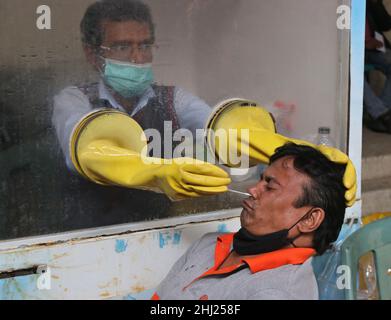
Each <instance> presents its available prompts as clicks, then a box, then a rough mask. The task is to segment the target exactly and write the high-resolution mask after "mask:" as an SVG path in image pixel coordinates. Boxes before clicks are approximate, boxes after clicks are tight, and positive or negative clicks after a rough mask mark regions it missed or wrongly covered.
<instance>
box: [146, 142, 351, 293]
mask: <svg viewBox="0 0 391 320" xmlns="http://www.w3.org/2000/svg"><path fill="white" fill-rule="evenodd" d="M344 170H345V165H343V164H337V163H334V162H332V161H330V160H328V159H327V158H326V157H325V156H324V155H323V154H322V153H321V152H319V151H318V150H316V149H315V148H312V147H309V146H299V145H296V144H293V143H288V144H286V145H284V146H282V147H280V148H278V149H277V150H276V152H275V154H274V155H273V156H272V157H271V159H270V166H269V167H268V168H267V169H266V170H265V171H264V172H263V174H262V177H261V179H260V181H259V182H258V183H257V184H256V185H255V186H253V187H251V188H249V189H248V192H249V193H250V195H251V196H250V197H249V198H248V199H246V200H244V201H243V210H242V212H241V215H240V222H241V229H240V230H239V231H238V232H237V233H220V234H219V233H209V234H206V235H204V236H203V237H202V238H201V239H200V240H198V241H197V242H196V243H194V244H193V245H192V246H191V247H190V248H189V249H188V250H187V252H186V253H185V254H184V255H183V256H182V257H181V258H180V259H179V260H178V261H177V262H176V263H175V264H174V266H173V267H172V269H171V271H170V272H169V273H168V275H167V276H166V278H165V279H164V280H163V282H162V283H161V284H160V285H159V286H158V288H157V290H156V293H155V294H154V296H153V299H197V300H198V299H201V300H206V299H224V300H225V299H227V300H231V299H232V300H240V299H254V300H255V299H318V287H317V282H316V279H315V275H314V272H313V270H312V265H311V260H312V259H311V257H312V256H313V255H315V254H319V255H320V254H322V253H323V252H324V251H325V250H326V249H327V248H328V247H329V245H330V244H331V243H332V242H334V241H335V240H336V239H337V236H338V234H339V232H340V229H341V227H342V224H343V220H344V214H345V208H346V204H345V198H344V193H345V191H346V189H345V187H344V185H343V174H344Z"/></svg>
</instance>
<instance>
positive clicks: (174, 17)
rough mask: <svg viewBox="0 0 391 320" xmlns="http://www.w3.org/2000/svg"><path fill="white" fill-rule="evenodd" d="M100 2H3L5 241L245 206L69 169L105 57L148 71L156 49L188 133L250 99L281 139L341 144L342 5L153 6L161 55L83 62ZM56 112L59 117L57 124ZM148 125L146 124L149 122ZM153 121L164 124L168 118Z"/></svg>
mask: <svg viewBox="0 0 391 320" xmlns="http://www.w3.org/2000/svg"><path fill="white" fill-rule="evenodd" d="M120 2H122V1H120V0H118V1H117V3H120ZM92 3H93V1H90V0H67V1H55V0H50V1H46V7H41V1H38V0H31V1H27V2H26V1H25V0H3V1H1V3H0V18H1V19H0V41H1V43H2V50H1V52H0V240H4V239H12V238H19V237H28V236H34V235H42V234H49V233H57V232H65V231H71V230H76V229H85V228H93V227H100V226H107V225H114V224H122V223H128V222H136V221H146V220H151V219H161V218H165V217H171V216H179V215H187V214H195V213H199V212H207V211H215V210H220V209H228V208H237V207H240V204H241V201H242V200H243V196H242V195H239V194H233V193H225V194H220V195H218V196H210V197H202V198H198V199H187V200H183V201H177V202H172V201H170V200H169V199H168V198H167V197H166V196H165V195H163V194H157V193H154V192H149V191H142V190H134V189H132V190H129V189H124V188H120V187H105V186H101V185H98V184H94V183H92V182H89V181H87V180H85V179H83V178H81V177H80V176H79V175H78V174H76V173H72V172H71V170H69V168H68V167H69V162H68V166H67V164H66V161H65V157H64V151H65V153H66V152H67V151H66V150H67V148H68V143H69V134H70V130H71V129H72V128H73V125H74V124H75V123H77V121H78V120H80V118H81V117H82V115H84V114H85V111H86V110H89V109H92V108H95V107H98V106H101V105H100V104H94V103H95V102H96V101H95V98H97V97H98V98H101V99H97V100H99V101H100V102H101V100H102V94H103V93H102V92H101V91H99V90H100V89H99V86H98V85H95V84H96V83H98V82H99V81H100V80H101V74H100V73H99V70H98V69H99V66H100V64H99V61H102V60H99V59H101V58H99V57H98V56H104V57H106V58H107V57H109V58H116V60H119V59H121V60H124V59H126V55H127V54H128V55H135V57H132V58H131V59H129V60H134V59H135V60H138V61H136V62H137V63H141V62H148V61H147V60H148V59H146V60H145V61H144V60H143V61H141V60H142V59H141V60H140V56H142V51H143V50H144V51H145V50H148V49H151V50H154V51H153V72H154V79H155V83H156V84H158V85H164V86H176V87H175V89H174V91H173V95H174V96H173V97H172V101H171V100H169V101H168V102H167V101H166V103H165V104H164V105H168V104H170V105H172V106H173V108H174V109H173V110H175V112H176V113H177V117H178V119H179V120H178V122H179V125H180V126H183V127H187V128H189V129H191V130H193V131H194V130H195V128H196V127H197V128H200V129H202V128H203V126H204V123H205V121H206V118H207V116H208V114H209V113H210V108H211V107H213V106H214V105H216V104H217V103H218V102H219V101H221V100H223V99H227V98H232V97H244V98H248V99H252V100H255V101H258V102H259V103H260V104H262V105H263V106H265V107H266V108H268V109H269V111H271V112H273V113H274V115H275V118H276V119H277V126H278V129H279V131H280V132H281V133H284V134H286V135H289V136H292V137H298V138H311V139H312V138H314V135H315V134H316V133H317V130H318V127H320V126H327V127H330V128H331V136H332V140H334V141H341V140H343V139H341V134H342V133H341V132H343V131H341V130H342V129H339V128H340V127H341V126H343V125H345V123H346V118H342V119H341V117H340V114H341V110H338V108H339V106H340V105H341V99H342V98H341V97H343V95H341V94H340V93H339V92H338V91H337V88H338V87H339V86H338V83H339V82H338V81H339V79H340V74H339V73H338V72H339V71H338V70H339V69H338V65H339V62H340V51H341V47H339V45H338V39H339V31H338V30H337V28H336V7H337V6H338V4H339V1H336V0H335V1H323V0H316V1H314V0H300V1H298V0H296V1H291V0H273V1H269V0H171V1H161V0H149V1H146V3H147V4H149V5H150V7H151V10H152V16H153V20H154V25H155V38H156V41H155V44H156V45H157V46H158V48H152V47H146V46H145V45H150V44H151V43H149V42H148V41H147V42H144V43H143V46H141V45H140V44H139V45H138V46H137V48H136V44H134V43H131V44H129V43H126V44H125V46H122V47H121V46H116V45H114V44H113V43H108V44H106V43H105V45H104V46H103V47H102V48H100V51H99V55H97V54H96V53H97V51H93V53H94V54H92V55H91V54H90V55H87V56H86V52H87V53H88V50H84V51H83V47H82V44H81V40H82V37H81V35H80V30H79V26H80V21H81V19H82V17H83V15H84V13H85V11H86V8H87V7H88V6H89V5H90V4H92ZM49 9H50V11H49ZM106 13H107V12H106ZM15 21H17V22H18V23H15ZM312 21H316V24H314V23H310V22H312ZM98 25H99V26H101V27H102V28H107V25H100V24H98ZM128 27H129V26H128ZM128 27H127V28H125V30H126V31H125V32H128V31H129V30H130V29H129V28H128ZM93 31H94V30H93ZM95 31H97V30H96V28H95ZM98 31H99V30H98ZM106 31H107V30H106ZM147 31H148V30H147ZM129 32H131V31H129ZM95 33H96V32H95ZM95 33H94V32H93V34H95ZM97 34H98V35H99V34H100V35H101V33H99V32H97ZM108 34H109V32H107V33H105V36H107V37H108ZM116 34H117V33H116ZM117 35H118V34H117ZM105 39H106V38H105ZM106 40H107V39H106ZM97 41H99V40H97ZM126 45H127V47H126ZM345 46H346V47H345V49H346V48H347V44H345ZM129 47H130V49H129ZM155 49H157V50H155ZM133 51H134V52H135V53H134V52H133ZM90 53H91V52H90ZM144 53H145V52H144ZM120 55H121V56H120ZM124 55H125V56H124ZM87 58H89V59H87ZM144 58H146V56H145V55H144ZM94 59H95V60H94ZM151 59H152V58H151ZM94 61H95V64H94ZM106 63H107V61H106ZM94 65H95V67H94ZM107 83H108V80H107ZM107 83H106V84H107ZM70 86H73V87H70ZM87 87H88V88H90V91H89V92H92V93H91V95H90V96H89V97H87V96H88V95H87V92H86V91H85V90H84V89H85V88H87ZM112 88H114V85H113V84H112ZM178 88H181V90H182V89H183V90H184V91H185V92H187V93H188V94H184V93H183V91H178V90H179V89H178ZM64 90H65V91H64ZM83 90H84V91H83ZM94 90H97V91H94ZM102 90H103V89H102ZM118 90H119V89H118ZM118 90H117V91H116V92H119V91H118ZM159 90H160V89H159ZM162 90H163V89H162ZM163 91H164V90H163ZM163 91H162V92H163ZM94 92H95V93H94ZM109 92H110V90H109ZM169 92H171V91H169ZM178 92H179V93H178ZM155 93H156V92H155ZM158 93H160V91H159V92H158ZM94 94H97V95H95V96H94ZM162 94H164V92H163V93H162ZM165 94H166V96H165V97H166V98H167V95H169V93H165ZM189 94H191V96H194V97H199V98H200V99H202V100H203V101H204V102H205V104H206V105H207V109H202V107H198V105H197V106H196V108H193V109H191V110H192V111H191V112H190V111H188V110H190V109H187V108H188V104H189V103H188V102H187V103H182V104H181V102H178V101H179V100H181V101H182V102H183V101H188V100H189V97H191V96H190V95H189ZM105 98H106V100H110V98H109V97H108V96H105ZM56 99H57V100H56ZM197 99H198V98H197ZM125 100H126V99H125ZM190 100H191V99H190ZM56 101H57V102H56ZM99 101H98V102H99ZM114 101H116V102H117V103H118V104H120V105H121V103H119V102H118V101H119V99H116V98H114ZM147 101H148V103H149V100H148V99H147ZM170 101H171V102H170ZM197 101H198V100H197ZM109 102H110V101H109ZM56 103H57V104H62V108H60V109H59V110H60V111H59V112H57V113H55V116H54V117H53V114H54V113H53V110H55V109H54V108H55V105H56ZM137 103H141V99H140V100H138V101H137ZM111 104H115V103H112V101H111V102H110V105H109V106H110V107H112V105H111ZM91 106H93V107H91ZM105 106H107V105H106V104H105ZM140 106H141V105H140ZM132 107H134V105H132ZM345 107H346V106H344V108H345ZM124 109H125V111H128V112H129V113H130V114H131V113H132V110H133V111H135V109H132V108H130V109H129V108H128V109H127V108H124ZM131 109H132V110H131ZM140 110H142V109H140ZM203 110H204V111H203ZM345 111H346V110H345ZM61 112H64V114H61ZM192 112H194V114H193V113H192ZM345 113H347V112H345ZM136 116H137V113H136ZM136 116H135V118H137V117H136ZM166 116H167V117H168V118H170V114H169V113H167V114H166ZM52 117H53V119H52ZM141 119H144V120H145V121H146V122H148V121H150V119H151V115H150V114H148V115H147V116H145V115H144V118H143V117H142V116H141ZM156 119H157V120H156ZM156 119H155V124H156V123H157V122H159V121H160V122H161V121H162V120H164V119H165V118H164V117H160V116H157V118H156ZM308 119H311V121H308ZM53 120H54V121H53ZM144 120H140V119H138V121H139V122H140V123H142V122H143V121H144ZM147 120H148V121H147ZM196 120H197V121H196ZM160 122H159V123H160ZM194 123H196V125H194ZM341 124H342V125H341ZM195 126H196V127H195ZM64 128H65V129H64ZM198 143H201V144H202V139H199V140H198ZM261 171H262V167H261V166H259V167H255V168H253V169H252V170H251V171H250V173H248V174H247V175H246V176H233V181H234V184H233V185H232V186H231V188H232V189H234V190H242V191H244V190H245V189H246V188H247V186H249V185H252V184H254V183H255V182H256V181H257V179H258V175H259V173H260V172H261Z"/></svg>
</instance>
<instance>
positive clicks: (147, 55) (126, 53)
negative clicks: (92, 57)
mask: <svg viewBox="0 0 391 320" xmlns="http://www.w3.org/2000/svg"><path fill="white" fill-rule="evenodd" d="M158 48H159V47H158V46H157V45H156V44H151V43H142V44H138V45H133V44H118V45H112V46H108V47H106V46H100V49H102V50H103V51H106V52H108V53H109V55H110V57H112V58H113V59H117V60H121V61H128V60H129V59H130V58H131V57H132V56H133V55H134V53H135V52H136V50H137V52H139V54H141V56H142V57H143V58H144V59H145V60H148V59H152V55H153V53H154V51H155V50H157V49H158Z"/></svg>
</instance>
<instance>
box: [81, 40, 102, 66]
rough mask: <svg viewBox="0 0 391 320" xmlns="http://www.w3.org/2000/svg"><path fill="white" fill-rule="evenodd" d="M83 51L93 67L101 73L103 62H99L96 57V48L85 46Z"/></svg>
mask: <svg viewBox="0 0 391 320" xmlns="http://www.w3.org/2000/svg"><path fill="white" fill-rule="evenodd" d="M83 51H84V55H85V56H86V59H87V61H88V63H89V64H91V65H92V67H93V68H94V69H95V70H96V71H98V72H99V70H100V69H101V61H99V59H98V57H97V55H96V50H95V48H93V47H91V46H89V45H87V44H83Z"/></svg>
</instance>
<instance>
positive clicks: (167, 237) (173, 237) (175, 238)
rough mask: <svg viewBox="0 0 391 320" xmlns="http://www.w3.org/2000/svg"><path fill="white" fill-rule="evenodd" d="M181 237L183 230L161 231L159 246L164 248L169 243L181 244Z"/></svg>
mask: <svg viewBox="0 0 391 320" xmlns="http://www.w3.org/2000/svg"><path fill="white" fill-rule="evenodd" d="M181 237H182V231H178V230H175V231H164V232H159V247H160V248H164V247H165V246H167V245H169V244H172V245H179V243H180V242H181Z"/></svg>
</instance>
